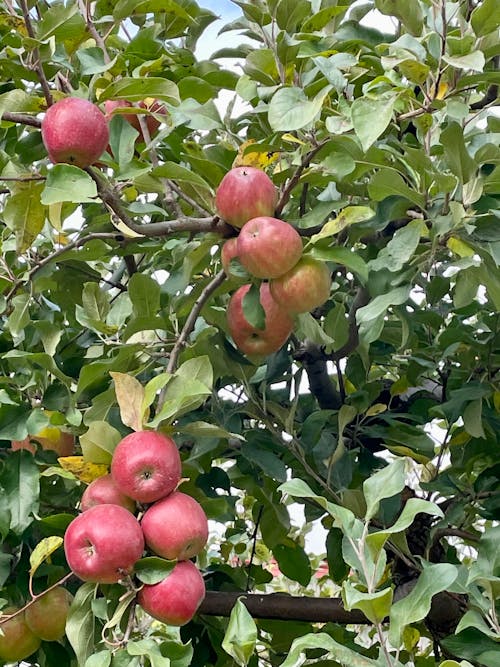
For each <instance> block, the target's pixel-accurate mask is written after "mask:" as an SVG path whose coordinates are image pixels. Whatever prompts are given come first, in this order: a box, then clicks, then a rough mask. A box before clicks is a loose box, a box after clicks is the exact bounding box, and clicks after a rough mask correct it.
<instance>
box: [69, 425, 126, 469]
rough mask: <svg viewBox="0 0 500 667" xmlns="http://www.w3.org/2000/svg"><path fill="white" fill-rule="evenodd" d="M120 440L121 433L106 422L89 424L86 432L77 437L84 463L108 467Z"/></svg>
mask: <svg viewBox="0 0 500 667" xmlns="http://www.w3.org/2000/svg"><path fill="white" fill-rule="evenodd" d="M121 439H122V435H121V433H120V432H119V431H117V430H116V428H114V427H113V426H111V425H110V424H108V423H107V422H105V421H93V422H90V424H89V427H88V430H87V431H86V432H85V433H82V434H81V435H80V437H79V440H80V445H81V448H82V454H83V459H84V461H85V462H86V463H104V464H106V465H108V464H109V463H111V459H112V457H113V452H114V451H115V447H116V445H117V444H118V443H119V442H120V440H121Z"/></svg>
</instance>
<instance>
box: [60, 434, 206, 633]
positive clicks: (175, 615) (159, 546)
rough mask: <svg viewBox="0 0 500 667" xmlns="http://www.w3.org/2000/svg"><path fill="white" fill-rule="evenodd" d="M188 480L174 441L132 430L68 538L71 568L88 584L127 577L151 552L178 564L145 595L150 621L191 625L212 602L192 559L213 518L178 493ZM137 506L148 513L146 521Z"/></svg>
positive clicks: (141, 595)
mask: <svg viewBox="0 0 500 667" xmlns="http://www.w3.org/2000/svg"><path fill="white" fill-rule="evenodd" d="M180 481H181V459H180V456H179V451H178V449H177V446H176V444H175V442H174V441H173V440H172V439H171V438H169V437H167V436H165V435H163V434H162V433H158V432H155V431H137V432H134V433H130V434H129V435H127V436H125V437H124V438H123V439H122V440H121V441H120V442H119V443H118V445H117V446H116V449H115V451H114V453H113V458H112V461H111V470H110V474H109V475H105V476H104V477H100V478H98V479H96V480H94V481H93V482H92V483H91V484H89V486H88V487H87V488H86V489H85V492H84V493H83V496H82V500H81V510H82V512H81V514H79V515H78V516H77V517H76V518H75V519H73V521H72V522H71V523H70V524H69V526H68V528H67V529H66V533H65V536H64V550H65V554H66V560H67V562H68V565H69V566H70V568H71V569H72V571H73V572H74V574H75V575H76V576H78V577H79V578H80V579H82V580H83V581H91V582H95V583H101V584H110V583H115V582H118V581H121V580H124V579H126V578H127V577H129V576H130V575H133V572H134V566H135V564H136V563H137V561H138V560H140V559H141V558H142V557H143V554H144V551H145V549H146V548H147V549H148V550H149V551H150V552H151V553H153V554H155V555H157V556H160V557H162V558H165V559H167V560H170V561H175V565H174V566H173V569H172V570H170V572H169V574H168V576H166V577H165V578H164V579H162V580H161V581H160V582H158V583H154V584H144V585H143V586H142V588H140V590H139V591H138V594H137V601H138V603H139V605H140V606H141V607H142V608H143V609H144V610H145V611H146V612H147V613H148V614H150V616H152V617H154V618H156V619H158V620H160V621H162V622H163V623H167V624H169V625H184V624H185V623H187V622H188V621H189V620H191V618H192V617H193V616H194V614H195V613H196V610H197V609H198V607H199V605H200V604H201V602H202V600H203V598H204V597H205V584H204V581H203V577H202V575H201V573H200V571H199V570H198V568H197V567H196V565H195V564H194V563H193V562H192V561H191V560H190V559H191V558H194V557H195V556H196V555H197V554H198V553H199V552H200V551H201V550H202V549H203V547H204V546H205V544H206V542H207V540H208V521H207V517H206V515H205V512H204V511H203V509H202V507H201V505H200V504H199V503H198V502H197V501H196V500H195V499H194V498H192V497H191V496H189V495H188V494H186V493H182V492H181V491H179V490H177V487H178V485H179V483H180ZM137 504H139V505H140V507H141V509H143V510H144V508H146V509H145V511H144V513H143V514H142V518H141V519H140V520H139V519H138V518H137V517H136V516H135V512H136V511H137V509H138V507H137Z"/></svg>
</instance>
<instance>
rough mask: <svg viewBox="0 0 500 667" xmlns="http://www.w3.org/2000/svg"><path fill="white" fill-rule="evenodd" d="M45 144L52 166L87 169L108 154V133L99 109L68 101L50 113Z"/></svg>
mask: <svg viewBox="0 0 500 667" xmlns="http://www.w3.org/2000/svg"><path fill="white" fill-rule="evenodd" d="M42 140H43V143H44V145H45V148H46V149H47V152H48V154H49V158H50V160H51V161H52V162H54V163H58V162H67V163H68V164H74V165H76V166H77V167H81V168H82V169H83V168H84V167H88V166H90V165H91V164H93V163H94V162H96V160H98V158H100V156H101V155H102V154H103V153H104V151H105V150H106V146H107V145H108V141H109V130H108V123H107V122H106V117H105V116H104V114H103V113H102V111H101V110H100V109H99V107H98V106H96V105H95V104H92V102H89V101H88V100H84V99H81V98H79V97H65V98H64V99H62V100H59V102H56V103H55V104H53V105H52V106H51V107H49V108H48V109H47V113H46V114H45V117H44V119H43V120H42Z"/></svg>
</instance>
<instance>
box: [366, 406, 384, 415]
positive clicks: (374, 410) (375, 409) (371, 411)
mask: <svg viewBox="0 0 500 667" xmlns="http://www.w3.org/2000/svg"><path fill="white" fill-rule="evenodd" d="M386 410H387V405H385V404H384V403H375V404H374V405H372V406H370V407H369V408H368V410H367V411H366V416H367V417H374V416H375V415H380V414H381V413H382V412H385V411H386Z"/></svg>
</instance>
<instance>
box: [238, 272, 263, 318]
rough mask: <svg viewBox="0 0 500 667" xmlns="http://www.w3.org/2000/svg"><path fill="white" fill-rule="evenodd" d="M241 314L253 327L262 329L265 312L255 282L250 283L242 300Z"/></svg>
mask: <svg viewBox="0 0 500 667" xmlns="http://www.w3.org/2000/svg"><path fill="white" fill-rule="evenodd" d="M241 305H242V308H243V315H244V317H245V319H246V321H247V322H248V323H249V324H250V325H251V326H252V327H254V328H255V329H264V328H265V326H266V313H265V311H264V308H263V307H262V304H261V303H260V290H259V288H258V287H257V285H255V284H253V283H252V284H251V285H250V289H249V290H248V291H247V292H246V294H245V295H244V297H243V301H242V304H241Z"/></svg>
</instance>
